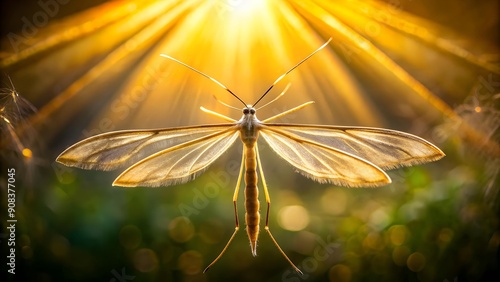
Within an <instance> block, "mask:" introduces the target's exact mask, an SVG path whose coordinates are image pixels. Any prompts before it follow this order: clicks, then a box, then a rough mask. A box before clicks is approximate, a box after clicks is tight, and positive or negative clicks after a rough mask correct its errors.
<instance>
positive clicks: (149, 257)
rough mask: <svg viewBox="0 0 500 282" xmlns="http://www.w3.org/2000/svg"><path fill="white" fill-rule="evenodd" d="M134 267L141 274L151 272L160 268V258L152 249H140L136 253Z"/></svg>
mask: <svg viewBox="0 0 500 282" xmlns="http://www.w3.org/2000/svg"><path fill="white" fill-rule="evenodd" d="M133 262H134V267H135V268H136V269H137V270H139V271H140V272H151V271H153V270H155V269H156V268H157V267H158V257H157V256H156V253H155V252H153V251H152V250H151V249H146V248H143V249H139V250H137V251H136V252H135V254H134V258H133Z"/></svg>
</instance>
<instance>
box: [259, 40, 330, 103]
mask: <svg viewBox="0 0 500 282" xmlns="http://www.w3.org/2000/svg"><path fill="white" fill-rule="evenodd" d="M330 41H332V38H331V37H330V39H328V41H327V42H326V43H325V44H323V45H321V46H320V47H319V48H318V49H316V51H314V52H312V53H311V54H310V55H309V56H307V57H305V58H304V59H303V60H302V61H300V62H299V63H298V64H296V65H295V66H293V67H292V68H291V69H289V70H288V71H287V72H285V73H284V74H282V75H281V76H280V77H278V79H276V80H275V81H274V83H273V84H272V85H271V86H270V87H269V89H267V90H266V92H264V94H262V96H260V98H259V99H258V100H257V102H255V103H253V105H252V106H253V107H255V105H257V103H259V102H260V100H262V98H264V97H265V96H266V95H267V93H268V92H269V91H271V89H272V88H273V87H274V85H276V83H278V81H280V80H281V79H283V77H285V76H286V75H287V74H288V73H290V72H291V71H293V70H294V69H295V68H296V67H298V66H300V65H301V64H302V63H303V62H305V61H306V60H307V59H309V58H310V57H312V55H314V54H316V53H317V52H318V51H319V50H321V49H323V48H325V46H326V45H328V43H330Z"/></svg>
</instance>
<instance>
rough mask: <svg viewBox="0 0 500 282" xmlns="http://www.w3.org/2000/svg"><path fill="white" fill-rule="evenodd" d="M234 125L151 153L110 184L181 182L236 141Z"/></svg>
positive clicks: (236, 132) (129, 184) (201, 169)
mask: <svg viewBox="0 0 500 282" xmlns="http://www.w3.org/2000/svg"><path fill="white" fill-rule="evenodd" d="M238 135H239V132H238V131H237V128H236V127H233V126H231V128H226V129H225V130H223V131H221V132H217V133H213V134H210V135H208V136H205V137H201V138H198V139H195V140H192V141H188V142H185V143H182V144H179V145H176V146H173V147H170V148H168V149H165V150H163V151H160V152H158V153H155V154H153V155H151V156H149V157H147V158H145V159H143V160H141V161H139V162H138V163H136V164H134V165H133V166H131V167H129V168H128V169H127V170H125V171H124V172H123V173H122V174H120V176H118V178H116V180H115V182H114V183H113V185H117V186H126V187H133V186H150V187H157V186H169V185H174V184H180V183H185V182H187V181H189V180H192V179H194V177H195V176H196V175H197V174H199V173H201V172H202V171H203V170H204V169H205V168H207V167H208V166H209V165H210V164H211V163H212V162H214V161H215V160H216V159H217V158H218V157H219V156H220V155H222V153H224V152H225V151H226V150H227V149H228V148H229V147H230V146H231V145H232V144H233V143H234V141H235V140H236V138H237V137H238Z"/></svg>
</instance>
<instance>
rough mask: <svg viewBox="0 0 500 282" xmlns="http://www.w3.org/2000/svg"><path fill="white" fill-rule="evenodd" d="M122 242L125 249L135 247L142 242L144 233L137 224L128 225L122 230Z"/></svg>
mask: <svg viewBox="0 0 500 282" xmlns="http://www.w3.org/2000/svg"><path fill="white" fill-rule="evenodd" d="M119 237H120V243H121V244H122V246H123V247H124V248H125V249H129V250H131V249H135V248H137V247H138V246H139V245H140V244H141V242H142V233H141V230H139V228H137V226H135V225H126V226H124V227H123V228H122V229H121V230H120V235H119Z"/></svg>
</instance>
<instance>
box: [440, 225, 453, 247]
mask: <svg viewBox="0 0 500 282" xmlns="http://www.w3.org/2000/svg"><path fill="white" fill-rule="evenodd" d="M452 239H453V230H451V229H450V228H443V229H441V231H439V235H438V241H439V243H440V244H441V245H447V244H448V243H450V241H451V240H452Z"/></svg>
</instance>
